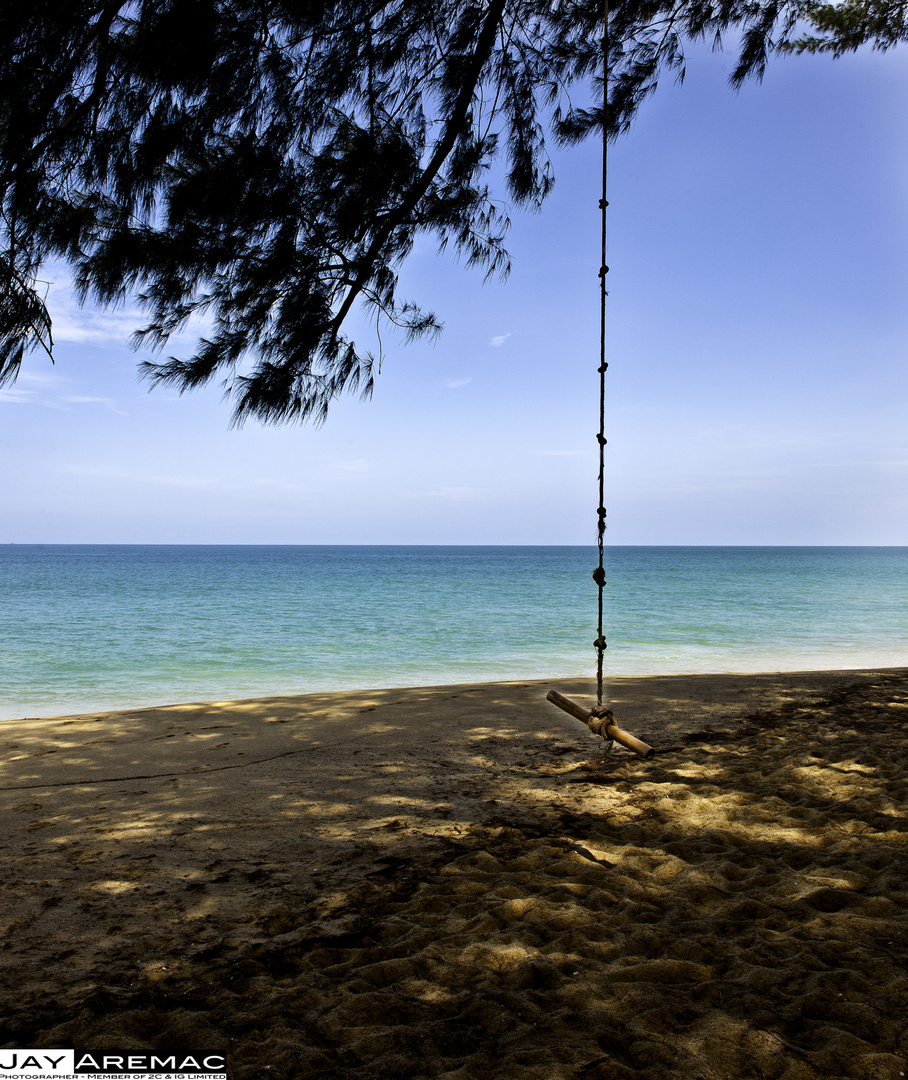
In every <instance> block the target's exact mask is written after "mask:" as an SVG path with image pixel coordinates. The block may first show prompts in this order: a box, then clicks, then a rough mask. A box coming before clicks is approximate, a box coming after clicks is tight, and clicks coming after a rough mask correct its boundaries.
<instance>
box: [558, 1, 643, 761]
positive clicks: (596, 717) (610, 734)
mask: <svg viewBox="0 0 908 1080" xmlns="http://www.w3.org/2000/svg"><path fill="white" fill-rule="evenodd" d="M602 13H603V29H602V198H601V200H600V202H599V208H600V211H601V219H602V261H601V263H600V266H599V435H598V439H599V511H598V513H599V526H598V529H597V542H598V545H599V565H598V566H597V567H596V569H595V570H594V571H593V580H594V581H595V582H596V584H597V586H598V587H599V609H598V610H599V618H598V622H597V628H598V629H597V637H596V640H595V641H594V642H593V644H594V645H595V646H596V659H597V663H596V705H595V707H594V708H592V709H590V708H588V707H587V706H584V705H578V704H577V703H576V702H574V701H571V700H570V698H566V697H565V696H564V695H563V694H559V693H558V691H557V690H549V692H548V693H547V694H546V699H547V700H548V701H551V703H552V704H553V705H557V706H558V708H559V709H563V710H564V712H566V713H568V714H569V715H571V716H573V717H574V718H575V719H577V720H580V721H581V722H582V723H584V724H586V725H587V727H588V728H589V729H590V731H592V732H593V734H594V735H600V736H601V737H602V738H603V739H606V740H608V747H609V750H611V749H612V747H613V745H614V743H616V742H618V743H620V744H621V745H622V746H626V747H627V749H628V750H633V752H634V753H635V754H637V755H639V756H640V757H642V758H643V759H644V760H646V761H649V760H650V758H652V756H653V755H654V754H655V752H656V751H655V750H654V749H653V748H652V747H651V746H649V745H648V744H647V743H645V742H643V741H642V740H640V739H638V738H636V737H635V736H633V735H631V734H630V733H629V732H627V731H622V730H621V728H619V727H618V725H617V724H616V723H615V717H614V715H613V713H612V710H611V709H608V708H606V706H605V705H603V704H602V666H603V661H604V657H605V648H606V645H605V630H604V629H603V626H602V622H603V607H604V599H605V373H606V371H608V364H607V363H606V362H605V298H606V296H607V295H608V291H607V290H606V287H605V275H606V274H607V273H608V267H607V266H606V265H605V218H606V214H605V212H606V209H607V207H608V200H607V199H606V191H607V184H606V181H607V179H608V115H609V107H608V81H609V29H608V16H609V0H603V4H602Z"/></svg>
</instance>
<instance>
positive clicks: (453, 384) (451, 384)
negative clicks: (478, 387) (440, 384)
mask: <svg viewBox="0 0 908 1080" xmlns="http://www.w3.org/2000/svg"><path fill="white" fill-rule="evenodd" d="M472 381H473V376H472V375H467V376H466V378H463V379H449V380H448V381H447V382H446V383H445V386H446V387H447V388H448V389H449V390H456V389H457V388H458V387H459V386H466V385H467V383H471V382H472Z"/></svg>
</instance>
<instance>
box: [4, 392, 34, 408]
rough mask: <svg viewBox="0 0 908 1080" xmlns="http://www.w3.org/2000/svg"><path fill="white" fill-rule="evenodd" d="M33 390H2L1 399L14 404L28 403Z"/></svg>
mask: <svg viewBox="0 0 908 1080" xmlns="http://www.w3.org/2000/svg"><path fill="white" fill-rule="evenodd" d="M33 394H34V391H33V390H0V401H7V402H9V403H10V404H13V405H27V404H28V403H29V402H30V401H31V400H32V397H33Z"/></svg>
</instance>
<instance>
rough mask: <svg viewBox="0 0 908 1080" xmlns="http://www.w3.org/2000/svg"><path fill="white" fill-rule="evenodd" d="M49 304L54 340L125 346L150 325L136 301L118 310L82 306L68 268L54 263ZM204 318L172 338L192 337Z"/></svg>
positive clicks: (49, 271) (204, 326) (49, 272)
mask: <svg viewBox="0 0 908 1080" xmlns="http://www.w3.org/2000/svg"><path fill="white" fill-rule="evenodd" d="M45 272H46V273H47V276H48V277H49V278H51V279H52V280H50V282H49V284H48V285H47V296H46V303H47V306H48V310H49V311H50V315H51V319H52V320H53V336H54V341H55V342H63V341H66V342H70V343H72V344H76V345H125V344H126V343H127V342H128V341H129V339H130V338H131V337H132V335H133V333H134V332H135V331H136V330H138V329H140V328H141V327H143V326H145V325H147V323H148V321H149V320H148V315H147V313H146V312H144V311H143V310H142V309H141V308H140V307H139V306H138V305H137V304H134V303H132V304H130V303H127V304H126V305H123V306H120V307H118V308H116V309H113V308H104V307H100V306H98V305H97V304H93V303H91V302H89V303H86V304H84V305H80V304H79V302H78V300H77V299H76V297H75V295H74V293H73V287H72V277H71V276H70V273H69V270H68V269H67V268H66V267H65V266H63V265H61V264H55V265H53V266H51V267H48V269H47V271H45ZM207 325H208V324H207V322H206V321H205V320H203V319H196V318H193V319H190V321H189V323H187V325H186V327H185V328H184V329H183V330H181V331H180V333H179V334H175V335H174V338H173V340H177V339H181V340H182V339H192V340H194V339H195V338H197V337H198V336H199V334H200V333H204V332H205V331H206V329H207Z"/></svg>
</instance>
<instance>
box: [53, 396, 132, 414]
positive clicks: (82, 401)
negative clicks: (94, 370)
mask: <svg viewBox="0 0 908 1080" xmlns="http://www.w3.org/2000/svg"><path fill="white" fill-rule="evenodd" d="M60 400H61V401H65V402H67V403H69V404H72V405H103V406H104V408H105V409H109V410H110V411H111V412H113V413H116V414H117V416H125V415H126V413H125V412H123V410H122V409H118V408H117V403H116V401H114V399H113V398H109V397H84V396H82V395H81V394H69V395H67V396H66V397H63V398H61V399H60Z"/></svg>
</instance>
